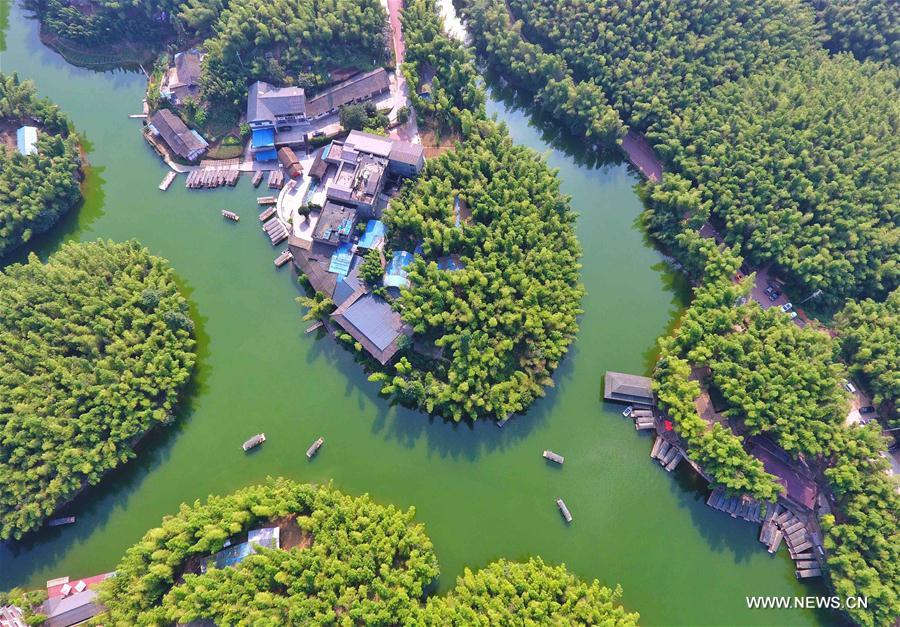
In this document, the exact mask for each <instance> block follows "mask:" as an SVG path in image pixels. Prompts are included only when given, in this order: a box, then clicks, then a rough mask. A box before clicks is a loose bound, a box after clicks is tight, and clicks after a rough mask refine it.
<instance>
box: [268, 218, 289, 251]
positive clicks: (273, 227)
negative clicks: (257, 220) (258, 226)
mask: <svg viewBox="0 0 900 627" xmlns="http://www.w3.org/2000/svg"><path fill="white" fill-rule="evenodd" d="M263 231H265V233H266V235H268V236H269V241H270V242H272V246H277V245H278V244H280V243H281V242H283V241H284V240H286V239H287V236H288V231H287V228H286V227H285V226H284V224H283V223H282V222H281V220H279V219H277V218H276V219H274V220H269V221H268V222H266V223H265V224H264V225H263Z"/></svg>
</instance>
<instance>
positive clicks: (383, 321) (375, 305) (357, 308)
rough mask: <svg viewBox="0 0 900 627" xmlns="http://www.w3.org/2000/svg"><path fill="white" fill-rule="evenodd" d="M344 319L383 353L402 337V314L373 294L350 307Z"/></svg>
mask: <svg viewBox="0 0 900 627" xmlns="http://www.w3.org/2000/svg"><path fill="white" fill-rule="evenodd" d="M344 318H346V319H347V321H348V322H350V324H352V325H353V326H354V327H356V328H357V329H359V330H360V332H361V333H362V334H363V335H365V336H366V338H368V340H369V341H370V342H372V344H374V345H375V346H377V347H378V350H381V351H383V350H384V349H385V348H387V347H388V345H389V344H390V343H391V342H393V341H394V340H395V339H396V338H397V336H398V335H400V331H401V329H402V328H403V321H402V320H401V319H400V314H398V313H397V312H396V311H394V310H393V309H391V305H390V303H388V302H387V301H385V300H384V299H383V298H381V297H379V296H374V295H372V294H366V295H365V296H363V297H362V298H360V299H359V300H358V301H356V302H355V303H353V304H352V305H350V307H349V308H348V309H347V311H346V312H344Z"/></svg>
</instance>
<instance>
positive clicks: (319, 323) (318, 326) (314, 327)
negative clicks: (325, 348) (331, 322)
mask: <svg viewBox="0 0 900 627" xmlns="http://www.w3.org/2000/svg"><path fill="white" fill-rule="evenodd" d="M322 326H324V323H323V322H322V321H321V320H317V321H316V322H313V323H312V324H311V325H309V326H308V327H306V331H304V333H312V332H313V331H317V330H318V329H321V328H322Z"/></svg>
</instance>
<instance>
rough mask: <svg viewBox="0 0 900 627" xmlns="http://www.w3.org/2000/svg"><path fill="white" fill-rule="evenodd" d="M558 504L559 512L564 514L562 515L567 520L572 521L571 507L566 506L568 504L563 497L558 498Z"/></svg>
mask: <svg viewBox="0 0 900 627" xmlns="http://www.w3.org/2000/svg"><path fill="white" fill-rule="evenodd" d="M556 506H557V507H558V508H559V512H560V513H561V514H562V517H563V518H565V519H566V522H567V523H570V522H572V514H571V513H570V512H569V508H568V507H566V504H565V503H564V502H563V500H562V499H556Z"/></svg>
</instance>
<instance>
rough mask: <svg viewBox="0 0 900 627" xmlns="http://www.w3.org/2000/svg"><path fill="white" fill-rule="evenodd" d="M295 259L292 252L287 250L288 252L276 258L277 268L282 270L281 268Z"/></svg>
mask: <svg viewBox="0 0 900 627" xmlns="http://www.w3.org/2000/svg"><path fill="white" fill-rule="evenodd" d="M293 258H294V255H293V254H291V251H289V250H286V251H284V252H282V253H281V254H280V255H278V256H277V257H275V267H276V268H280V267H281V266H283V265H284V264H286V263H287V262H288V261H290V260H291V259H293Z"/></svg>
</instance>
